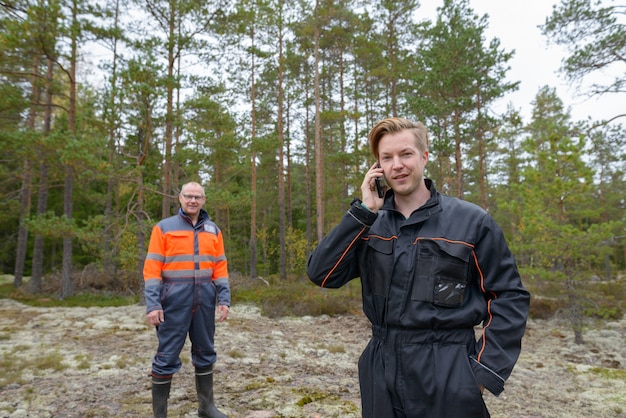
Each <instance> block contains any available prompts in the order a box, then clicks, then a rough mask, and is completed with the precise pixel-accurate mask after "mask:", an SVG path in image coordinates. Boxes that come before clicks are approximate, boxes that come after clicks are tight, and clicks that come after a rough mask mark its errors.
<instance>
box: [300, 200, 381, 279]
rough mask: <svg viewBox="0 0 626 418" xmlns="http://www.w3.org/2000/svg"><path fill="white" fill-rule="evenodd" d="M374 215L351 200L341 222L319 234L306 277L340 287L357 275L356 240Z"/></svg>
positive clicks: (358, 239)
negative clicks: (326, 233) (321, 234)
mask: <svg viewBox="0 0 626 418" xmlns="http://www.w3.org/2000/svg"><path fill="white" fill-rule="evenodd" d="M377 216H378V215H377V214H375V213H373V212H370V211H369V210H367V209H365V208H364V207H362V206H361V205H360V202H355V203H353V204H352V206H351V207H350V209H349V210H348V212H347V213H346V214H345V215H344V217H343V218H342V220H341V222H340V223H339V224H338V225H337V226H336V227H335V228H333V230H332V231H330V233H329V234H328V235H327V236H325V237H324V238H322V240H321V241H320V243H319V245H318V246H317V248H316V249H315V250H314V251H313V252H312V253H311V255H310V256H309V260H308V263H307V275H308V276H309V279H310V280H311V281H312V282H313V283H315V284H317V285H318V286H321V287H329V288H339V287H341V286H343V285H344V284H346V283H347V282H349V281H350V280H352V279H354V278H356V277H359V265H358V257H357V251H358V247H359V241H360V239H361V237H362V236H363V234H365V233H366V232H367V231H368V229H369V227H370V226H371V225H372V224H373V223H374V221H375V220H376V218H377Z"/></svg>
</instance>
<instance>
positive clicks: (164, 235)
mask: <svg viewBox="0 0 626 418" xmlns="http://www.w3.org/2000/svg"><path fill="white" fill-rule="evenodd" d="M143 276H144V280H145V295H146V312H151V311H154V310H160V309H163V307H162V306H161V288H162V285H163V284H164V283H167V282H184V283H189V282H193V283H196V284H200V283H202V282H206V281H207V280H209V281H211V282H212V283H213V284H214V285H215V287H216V289H217V303H218V304H219V305H228V306H230V286H229V283H228V264H227V261H226V255H225V252H224V241H223V238H222V232H221V230H220V229H219V228H218V227H217V225H216V224H215V223H214V222H212V221H211V220H210V219H209V215H208V213H207V212H206V211H205V210H204V209H202V210H201V211H200V215H199V218H198V222H197V223H196V225H195V226H194V225H193V224H192V222H191V219H190V218H189V217H188V216H187V215H185V213H184V212H183V211H182V209H179V212H178V214H177V215H175V216H171V217H169V218H166V219H163V220H162V221H160V222H159V223H158V224H157V225H155V226H154V228H153V229H152V235H151V237H150V245H149V247H148V254H147V256H146V261H145V264H144V268H143Z"/></svg>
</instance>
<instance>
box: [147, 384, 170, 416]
mask: <svg viewBox="0 0 626 418" xmlns="http://www.w3.org/2000/svg"><path fill="white" fill-rule="evenodd" d="M171 387H172V379H171V378H167V379H159V378H157V377H153V378H152V412H153V413H154V418H167V399H168V398H169V397H170V388H171Z"/></svg>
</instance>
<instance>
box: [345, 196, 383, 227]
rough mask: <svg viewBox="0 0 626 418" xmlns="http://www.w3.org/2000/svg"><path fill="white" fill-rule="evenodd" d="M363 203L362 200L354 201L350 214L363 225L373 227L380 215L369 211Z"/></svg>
mask: <svg viewBox="0 0 626 418" xmlns="http://www.w3.org/2000/svg"><path fill="white" fill-rule="evenodd" d="M362 203H363V202H361V200H359V199H354V200H353V201H352V205H351V206H350V210H349V211H348V212H349V213H350V215H352V216H353V217H354V218H355V219H356V220H357V221H359V222H360V223H362V224H363V225H365V226H372V224H373V223H374V221H376V218H378V214H376V213H374V212H372V211H371V210H369V209H368V208H367V207H365V206H364V205H363V204H362Z"/></svg>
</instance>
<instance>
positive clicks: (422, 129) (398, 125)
mask: <svg viewBox="0 0 626 418" xmlns="http://www.w3.org/2000/svg"><path fill="white" fill-rule="evenodd" d="M404 130H408V131H411V133H412V134H413V136H414V137H415V144H416V145H417V148H418V149H419V150H420V151H421V152H424V151H428V146H429V139H428V130H427V129H426V126H424V124H423V123H422V122H413V121H410V120H408V119H404V118H387V119H383V120H381V121H379V122H378V123H377V124H376V125H375V126H374V127H373V128H372V130H371V131H370V133H369V135H368V139H369V143H370V150H371V151H372V155H374V157H375V158H376V159H378V144H379V142H380V140H381V139H382V137H383V136H385V135H387V134H391V133H397V132H401V131H404Z"/></svg>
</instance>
